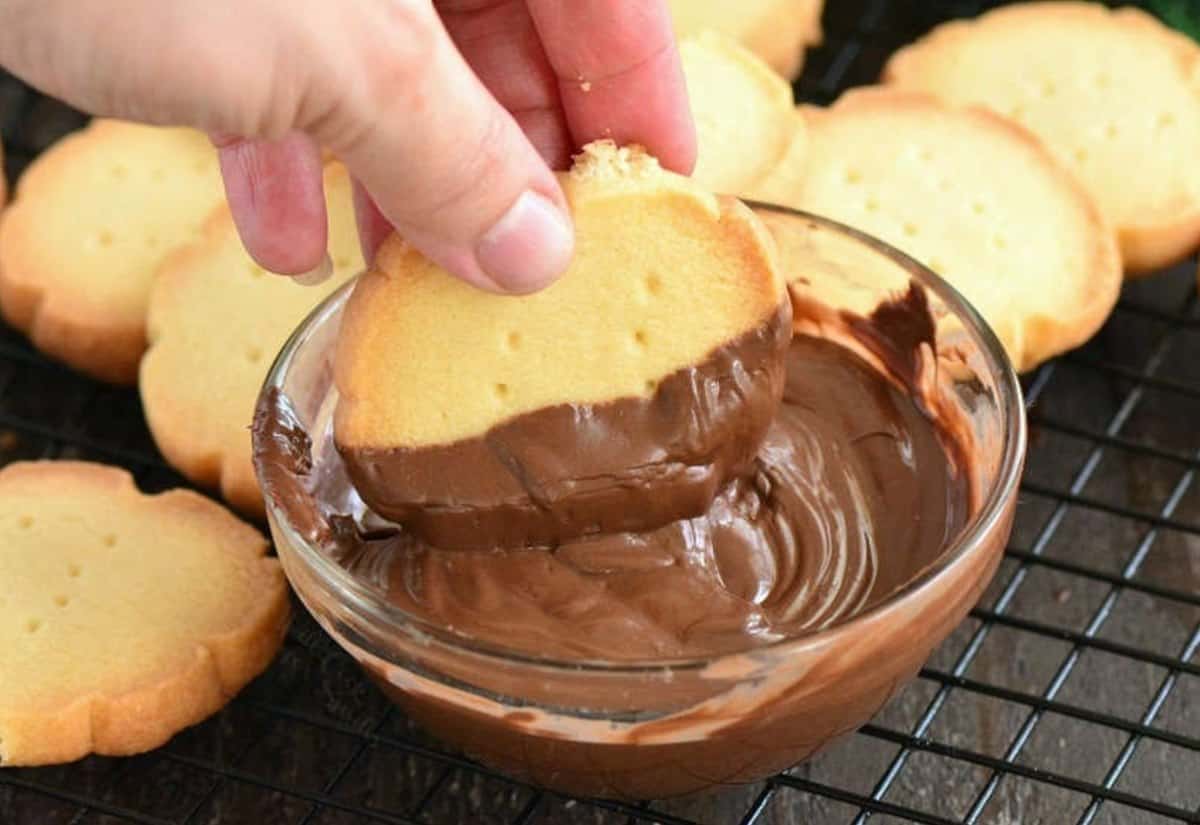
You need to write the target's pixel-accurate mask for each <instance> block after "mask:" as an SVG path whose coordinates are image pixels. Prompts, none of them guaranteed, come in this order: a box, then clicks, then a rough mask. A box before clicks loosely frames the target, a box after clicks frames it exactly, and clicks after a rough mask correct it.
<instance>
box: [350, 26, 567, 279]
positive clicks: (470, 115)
mask: <svg viewBox="0 0 1200 825" xmlns="http://www.w3.org/2000/svg"><path fill="white" fill-rule="evenodd" d="M407 22H408V24H409V25H413V18H412V17H410V18H409V21H407ZM417 25H420V26H426V25H427V26H428V27H429V31H428V32H409V33H408V34H409V36H410V37H414V38H416V41H415V42H422V43H423V44H424V45H423V46H422V47H421V48H416V49H399V50H396V49H387V45H386V44H384V45H383V47H382V50H381V53H380V54H379V55H378V56H379V61H373V60H371V59H370V57H371V56H370V55H367V59H366V60H363V61H362V62H361V63H359V65H365V66H367V67H373V66H375V67H383V68H384V69H385V71H382V72H381V74H380V76H379V77H380V78H388V81H387V82H388V87H387V88H386V89H385V90H384V92H383V94H382V95H373V96H372V97H374V99H375V100H376V102H377V106H376V107H375V110H374V111H367V112H362V113H361V115H360V116H361V117H362V118H363V123H362V124H361V125H359V126H358V128H350V129H345V128H342V129H339V130H338V131H339V132H340V133H341V134H347V133H349V134H353V135H354V136H355V137H354V139H353V140H350V141H348V142H346V143H345V144H344V145H336V144H335V145H334V147H333V148H334V149H335V151H336V152H337V154H338V155H339V156H340V157H341V158H342V160H343V161H344V162H345V163H346V165H347V166H348V167H349V168H350V170H351V172H352V173H353V174H354V176H355V177H356V178H357V180H358V181H359V182H360V183H361V185H362V186H363V188H364V189H365V190H366V192H367V194H368V195H369V196H370V197H369V198H360V199H359V203H360V204H365V203H369V202H373V203H374V204H375V205H376V206H377V208H378V209H379V211H380V212H381V213H382V215H383V217H384V218H386V219H387V221H388V222H390V223H391V224H392V225H393V226H395V227H396V229H397V230H398V231H399V232H400V234H401V235H402V236H403V237H404V238H405V240H407V241H408V242H409V243H411V244H412V245H413V246H415V247H416V248H417V249H420V250H421V251H422V252H423V253H424V254H425V255H426V256H428V257H429V258H430V259H431V260H433V261H435V262H436V263H438V264H439V265H441V266H442V267H444V268H445V269H447V270H448V271H450V272H451V273H453V274H455V275H457V276H458V277H460V278H462V279H464V280H466V281H467V282H469V283H471V284H474V285H476V286H478V287H481V288H484V289H489V290H492V291H496V292H509V293H525V292H532V291H535V290H538V289H541V288H542V287H544V286H547V285H548V284H549V283H551V282H552V281H553V280H554V279H556V278H557V277H558V276H559V275H561V274H562V272H563V271H564V270H565V269H566V267H567V265H568V264H569V263H570V259H571V255H572V252H573V249H574V235H573V231H572V228H571V223H570V219H569V218H568V216H567V210H566V203H565V199H564V197H563V194H562V190H561V189H560V188H559V186H558V182H557V180H556V179H555V177H554V174H553V173H552V172H551V171H550V168H549V167H548V166H547V165H546V163H545V161H543V159H542V158H541V156H540V155H539V154H538V152H537V150H536V149H535V148H534V147H533V145H532V144H531V143H530V142H529V140H528V138H526V136H525V134H524V133H523V132H522V131H521V129H520V127H519V126H518V125H517V123H516V121H515V120H514V119H513V118H512V116H511V115H510V114H509V113H508V112H507V111H505V110H504V109H503V107H501V106H500V104H499V103H498V102H497V101H496V100H495V99H494V98H493V97H492V96H491V94H490V93H489V92H488V91H487V89H486V88H485V87H484V86H483V84H482V83H481V82H480V81H479V79H478V78H477V77H476V76H475V74H474V73H473V72H472V71H471V69H470V67H469V66H468V65H467V63H466V61H465V60H464V59H463V57H462V55H461V54H460V53H459V52H458V50H457V49H456V48H455V46H454V44H453V42H452V41H451V40H450V36H449V35H448V34H447V33H446V30H445V29H444V28H443V27H442V24H441V21H440V20H439V19H438V17H437V16H436V14H435V13H434V12H433V11H432V9H431V10H430V11H429V13H428V15H427V16H424V15H422V16H420V17H419V18H417ZM410 42H414V41H410ZM367 47H368V48H369V45H368V46H367ZM397 61H399V62H400V65H396V64H397ZM368 71H373V70H372V69H370V68H368ZM374 81H375V82H376V83H377V82H379V78H375V79H374ZM380 97H382V98H383V99H382V100H380ZM360 219H361V216H360Z"/></svg>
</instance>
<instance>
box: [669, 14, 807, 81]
mask: <svg viewBox="0 0 1200 825" xmlns="http://www.w3.org/2000/svg"><path fill="white" fill-rule="evenodd" d="M669 5H670V8H671V18H672V20H673V21H674V23H675V33H676V35H677V36H678V37H680V38H686V37H690V36H691V35H694V34H698V33H699V32H702V31H715V32H720V33H721V34H724V35H727V36H729V37H731V38H733V39H734V40H736V41H737V42H739V43H741V44H742V45H743V46H745V47H746V48H747V49H749V50H750V51H752V52H754V53H755V54H756V55H758V56H759V57H760V58H762V59H763V60H764V61H766V63H767V65H769V66H770V67H771V68H772V69H774V70H775V71H776V72H778V73H779V74H781V75H783V76H784V77H786V78H794V77H796V76H797V75H799V74H800V70H801V69H802V68H803V67H804V50H805V49H806V48H807V47H809V46H815V45H817V44H819V43H820V42H821V13H822V11H824V6H825V0H742V2H739V3H731V2H729V0H670V3H669Z"/></svg>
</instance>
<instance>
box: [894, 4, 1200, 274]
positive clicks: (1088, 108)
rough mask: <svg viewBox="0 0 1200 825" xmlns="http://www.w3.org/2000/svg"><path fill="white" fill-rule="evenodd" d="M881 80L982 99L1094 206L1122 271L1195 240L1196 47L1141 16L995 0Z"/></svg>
mask: <svg viewBox="0 0 1200 825" xmlns="http://www.w3.org/2000/svg"><path fill="white" fill-rule="evenodd" d="M884 80H885V82H887V83H891V84H895V85H898V86H901V87H903V88H907V89H913V90H919V91H926V92H931V93H934V94H937V95H939V96H941V97H943V98H945V99H947V100H949V101H951V102H953V103H959V104H967V103H978V104H983V105H986V106H988V107H989V108H991V109H992V110H994V111H996V112H998V113H1000V114H1002V115H1005V116H1006V117H1010V118H1012V119H1014V120H1016V121H1017V122H1019V123H1021V124H1022V125H1024V126H1025V127H1026V128H1028V129H1029V130H1030V131H1032V132H1034V133H1035V134H1036V135H1038V136H1039V137H1040V138H1041V139H1042V140H1043V141H1045V143H1046V145H1047V146H1049V147H1050V149H1051V150H1052V151H1053V152H1054V153H1055V155H1057V156H1058V158H1059V159H1060V160H1061V161H1062V162H1063V163H1064V164H1065V165H1067V166H1068V167H1069V168H1071V169H1072V170H1073V171H1074V172H1075V173H1076V174H1077V175H1079V177H1080V179H1081V180H1083V181H1084V183H1085V184H1086V185H1087V187H1088V189H1089V190H1090V191H1091V192H1092V194H1093V195H1094V196H1095V198H1096V200H1097V201H1098V202H1099V204H1100V207H1101V208H1102V209H1103V210H1104V212H1105V214H1106V215H1107V216H1108V218H1109V222H1110V223H1111V224H1112V225H1113V226H1114V227H1115V228H1116V231H1117V233H1118V238H1119V242H1120V246H1121V252H1122V255H1123V257H1124V260H1125V266H1126V269H1127V270H1129V271H1131V272H1134V273H1137V272H1148V271H1151V270H1154V269H1157V268H1160V267H1163V266H1166V265H1168V264H1170V263H1173V262H1175V261H1177V260H1179V259H1181V258H1183V257H1185V256H1187V255H1188V254H1189V253H1190V252H1192V251H1193V250H1195V249H1196V247H1197V246H1200V163H1197V157H1198V154H1197V147H1200V45H1197V44H1196V43H1194V42H1192V41H1191V40H1189V39H1188V38H1186V37H1184V36H1183V35H1182V34H1179V33H1177V32H1174V31H1172V30H1171V29H1168V28H1167V27H1166V26H1164V25H1162V24H1161V23H1159V22H1158V21H1157V20H1155V19H1154V18H1153V17H1151V16H1150V15H1149V14H1146V13H1145V12H1143V11H1140V10H1138V9H1134V8H1123V9H1119V10H1116V11H1111V10H1109V9H1106V8H1104V7H1103V6H1102V5H1100V4H1098V3H1062V2H1052V3H1024V4H1018V5H1012V6H1005V7H1003V8H1000V9H997V10H995V11H991V12H988V13H987V14H984V15H983V16H981V17H979V18H978V19H977V20H974V21H966V22H954V23H947V24H945V25H943V26H939V27H938V28H936V29H934V30H933V31H932V32H931V33H930V34H929V35H927V36H926V37H924V38H923V39H921V40H919V41H917V42H916V43H914V44H913V45H911V46H908V47H907V48H905V49H902V50H901V51H900V52H898V53H897V54H896V55H895V56H893V57H892V59H891V61H890V62H889V63H888V65H887V68H886V69H885V70H884Z"/></svg>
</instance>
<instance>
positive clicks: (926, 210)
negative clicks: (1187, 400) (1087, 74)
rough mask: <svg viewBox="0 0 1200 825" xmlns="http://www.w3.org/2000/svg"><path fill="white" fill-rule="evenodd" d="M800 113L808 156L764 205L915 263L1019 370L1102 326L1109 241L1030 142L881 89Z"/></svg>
mask: <svg viewBox="0 0 1200 825" xmlns="http://www.w3.org/2000/svg"><path fill="white" fill-rule="evenodd" d="M804 112H805V117H806V118H807V120H808V126H809V144H808V151H807V153H806V155H805V156H804V157H802V158H798V159H797V162H796V163H795V164H787V163H785V164H784V166H783V167H781V168H780V169H779V170H777V173H776V174H775V175H774V176H773V177H772V178H771V179H769V180H768V181H767V183H766V184H764V186H763V188H762V191H761V192H760V193H759V194H760V196H761V197H763V199H765V200H770V201H773V202H776V203H781V204H784V205H786V206H791V207H794V208H798V209H804V210H808V211H810V212H814V213H817V214H819V215H824V216H826V217H829V218H832V219H834V220H837V221H841V222H842V223H845V224H848V225H850V226H852V227H855V228H856V229H860V230H862V231H864V232H867V233H868V234H871V235H874V236H876V237H878V238H880V239H881V240H884V241H887V242H888V243H890V244H892V245H894V246H896V247H898V248H900V249H901V250H903V251H905V252H907V253H909V254H910V255H912V256H913V257H915V258H917V259H918V260H920V261H921V262H922V263H924V264H925V265H927V266H928V267H930V268H931V269H933V270H934V271H936V272H937V273H938V274H939V275H941V276H942V277H944V278H945V279H946V280H948V281H949V282H950V283H951V284H953V285H954V286H955V287H956V288H957V289H958V290H959V291H960V292H962V293H963V295H964V296H965V297H966V298H967V299H968V300H969V301H971V303H972V304H974V305H975V307H976V309H978V310H979V311H980V312H981V313H982V315H983V316H984V318H985V319H986V320H987V321H988V323H989V324H990V325H991V326H992V328H993V329H994V330H995V332H996V333H997V335H998V337H999V338H1000V340H1001V342H1002V343H1003V344H1004V346H1005V349H1006V350H1007V351H1008V354H1009V357H1010V358H1011V359H1012V362H1013V364H1014V366H1015V367H1016V368H1017V369H1018V370H1022V371H1024V370H1029V369H1032V368H1033V367H1035V366H1037V365H1038V364H1040V363H1041V362H1043V361H1045V360H1046V359H1048V358H1051V357H1053V356H1054V355H1057V354H1059V353H1062V352H1065V351H1066V350H1069V349H1072V348H1073V347H1076V346H1078V345H1079V344H1081V343H1083V342H1084V341H1086V340H1087V339H1088V338H1090V337H1091V336H1092V335H1093V334H1094V333H1095V332H1096V330H1098V329H1099V328H1100V326H1101V325H1102V324H1103V323H1104V320H1105V319H1106V318H1107V317H1108V314H1109V312H1110V311H1111V310H1112V307H1113V305H1114V304H1115V303H1116V299H1117V293H1118V291H1119V290H1120V283H1121V265H1120V256H1119V253H1118V251H1117V248H1116V244H1115V241H1114V239H1113V233H1112V232H1111V230H1110V229H1109V227H1108V224H1107V223H1106V221H1105V220H1104V217H1103V215H1102V214H1101V212H1100V210H1099V208H1098V207H1097V206H1096V205H1095V204H1094V202H1093V201H1092V199H1091V198H1090V197H1089V196H1088V194H1087V192H1086V191H1084V189H1083V188H1082V186H1081V185H1080V184H1079V183H1078V181H1077V179H1076V178H1075V176H1074V175H1072V174H1071V173H1070V172H1069V171H1068V170H1066V169H1065V168H1063V167H1062V166H1061V165H1060V164H1059V163H1058V161H1057V160H1056V159H1055V158H1054V157H1053V156H1052V155H1051V154H1050V153H1049V152H1048V151H1047V150H1046V149H1045V148H1044V147H1043V146H1042V145H1041V143H1040V142H1039V141H1038V140H1037V139H1036V138H1035V137H1033V136H1032V135H1031V134H1029V133H1028V132H1026V131H1025V130H1023V129H1022V128H1020V127H1019V126H1017V125H1015V124H1013V123H1011V122H1010V121H1007V120H1005V119H1003V118H1000V117H998V116H996V115H994V114H992V113H991V112H989V111H986V110H984V109H979V108H970V107H967V108H963V107H956V106H952V105H950V104H947V103H944V102H941V101H939V100H938V99H937V98H934V97H932V96H930V95H924V94H920V93H916V92H905V91H900V90H896V89H888V88H881V87H868V88H863V89H856V90H852V91H850V92H847V93H846V94H845V95H843V96H842V97H841V98H840V99H839V100H838V101H837V102H836V103H835V104H834V105H833V106H832V107H830V108H828V109H819V108H809V107H806V108H805V109H804ZM788 274H792V273H788ZM798 274H799V273H798Z"/></svg>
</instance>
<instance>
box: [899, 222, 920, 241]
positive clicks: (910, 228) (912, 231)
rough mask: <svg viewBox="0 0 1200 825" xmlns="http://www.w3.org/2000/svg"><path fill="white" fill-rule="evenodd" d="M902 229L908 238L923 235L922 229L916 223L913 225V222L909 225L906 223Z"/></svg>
mask: <svg viewBox="0 0 1200 825" xmlns="http://www.w3.org/2000/svg"><path fill="white" fill-rule="evenodd" d="M901 229H903V230H904V235H905V237H908V238H915V237H917V235H919V234H920V233H921V228H920V227H919V226H917V225H916V224H915V223H912V222H911V221H910V222H908V223H905V224H904V226H902V227H901Z"/></svg>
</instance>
